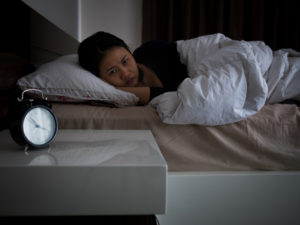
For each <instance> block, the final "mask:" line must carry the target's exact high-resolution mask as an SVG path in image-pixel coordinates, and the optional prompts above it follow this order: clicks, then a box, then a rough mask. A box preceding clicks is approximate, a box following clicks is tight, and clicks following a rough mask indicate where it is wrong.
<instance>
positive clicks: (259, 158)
mask: <svg viewBox="0 0 300 225" xmlns="http://www.w3.org/2000/svg"><path fill="white" fill-rule="evenodd" d="M26 38H27V37H26ZM27 44H28V43H27ZM27 44H26V45H27ZM27 47H28V46H27ZM1 57H2V58H1V62H2V64H1V82H0V83H1V92H0V93H1V98H0V100H1V114H0V116H1V118H0V119H1V127H0V128H1V130H2V129H7V128H8V118H9V109H10V108H11V107H12V100H13V99H15V98H16V96H17V95H16V88H15V83H16V82H17V80H18V79H19V78H20V77H21V76H23V75H24V74H25V73H26V74H28V73H29V72H32V70H33V67H32V66H31V65H30V63H28V61H29V60H28V58H27V60H25V61H24V59H23V58H22V57H21V58H20V55H19V54H15V53H14V54H11V53H9V54H7V53H5V54H2V55H1ZM4 59H5V60H4ZM54 83H55V84H57V83H58V82H57V81H56V82H54ZM104 88H108V87H104ZM107 90H108V91H109V90H111V89H109V88H108V89H107ZM72 94H74V93H72ZM77 94H80V93H77ZM121 95H122V97H123V99H122V100H124V99H125V100H126V101H130V102H133V101H135V100H136V99H134V97H132V96H124V93H122V94H120V93H117V94H116V99H119V97H120V96H121ZM52 97H53V96H52ZM85 97H86V99H84V100H83V101H82V102H78V101H74V99H72V98H70V96H68V95H67V94H66V92H64V95H60V97H59V98H58V97H56V98H52V99H51V98H49V100H51V101H53V103H52V109H53V111H54V113H55V115H56V116H57V118H58V122H59V129H124V130H127V129H135V130H136V129H141V130H142V129H143V130H145V129H147V130H151V132H152V134H153V135H154V137H155V139H156V141H157V143H158V146H159V147H160V150H161V152H162V154H163V156H164V157H165V159H166V161H167V163H168V168H169V172H168V196H167V198H168V200H167V201H168V202H167V213H166V214H165V215H157V217H158V219H159V221H160V224H161V225H167V224H172V225H177V224H178V225H179V224H180V225H182V224H197V225H198V224H209V225H212V224H231V225H234V224H237V225H239V224H272V225H274V224H280V225H281V224H289V225H293V224H295V225H296V224H300V215H299V209H300V192H299V190H300V107H299V106H297V105H296V104H267V105H265V106H264V107H262V109H260V110H259V112H258V113H256V114H255V115H253V116H251V117H249V118H247V119H245V120H242V121H239V122H236V123H232V124H227V125H219V126H201V125H194V124H189V125H174V124H166V123H163V122H162V120H161V118H160V117H159V115H158V113H157V111H156V110H155V108H153V107H150V106H124V105H123V106H122V105H120V104H114V105H113V106H114V107H111V106H112V105H110V104H107V102H105V101H104V102H101V104H99V103H97V102H96V104H97V105H95V102H93V101H90V99H89V97H91V95H86V96H85ZM102 97H103V95H102ZM104 97H105V96H104ZM102 103H103V104H102ZM114 103H116V102H114ZM117 103H120V102H117ZM121 103H122V101H121ZM116 105H117V106H118V107H115V106H116Z"/></svg>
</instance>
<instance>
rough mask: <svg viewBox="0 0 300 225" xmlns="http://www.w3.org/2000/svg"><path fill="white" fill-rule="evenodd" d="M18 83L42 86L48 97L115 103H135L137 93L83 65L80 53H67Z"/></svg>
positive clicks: (51, 98)
mask: <svg viewBox="0 0 300 225" xmlns="http://www.w3.org/2000/svg"><path fill="white" fill-rule="evenodd" d="M17 85H18V86H19V88H20V89H21V90H26V89H32V88H33V89H39V90H41V91H43V94H44V96H46V97H47V99H48V100H49V101H58V102H86V101H103V102H108V103H112V104H114V105H116V106H130V105H136V104H137V102H138V100H139V99H138V97H136V96H135V95H134V94H132V93H129V92H125V91H121V90H118V89H116V88H115V87H114V86H112V85H110V84H108V83H106V82H104V81H102V80H101V79H100V78H98V77H96V76H95V75H94V74H92V73H90V72H89V71H87V70H85V69H83V68H82V67H81V66H80V65H79V63H78V55H77V54H72V55H65V56H61V57H59V58H57V59H56V60H54V61H51V62H49V63H46V64H43V65H42V66H40V67H39V68H38V69H37V70H36V71H35V72H33V73H31V74H29V75H27V76H25V77H22V78H21V79H19V80H18V82H17Z"/></svg>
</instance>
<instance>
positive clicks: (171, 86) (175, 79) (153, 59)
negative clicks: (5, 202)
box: [133, 41, 187, 100]
mask: <svg viewBox="0 0 300 225" xmlns="http://www.w3.org/2000/svg"><path fill="white" fill-rule="evenodd" d="M133 56H134V58H135V60H136V62H137V63H140V64H143V65H145V66H147V67H148V68H149V69H151V70H152V71H153V72H154V73H155V74H156V75H157V77H158V79H159V80H160V81H161V82H162V84H163V88H161V87H150V100H151V99H152V98H154V97H156V96H158V95H160V94H163V93H164V92H167V91H176V90H177V87H178V85H179V84H180V83H181V82H182V81H183V80H184V79H185V78H186V77H187V68H186V66H185V65H184V64H182V63H181V62H180V57H179V54H178V52H177V49H176V43H173V42H168V41H149V42H146V43H144V44H142V45H141V46H140V47H139V48H137V49H136V50H135V51H134V52H133Z"/></svg>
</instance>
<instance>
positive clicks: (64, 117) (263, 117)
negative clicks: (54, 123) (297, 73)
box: [52, 103, 300, 171]
mask: <svg viewBox="0 0 300 225" xmlns="http://www.w3.org/2000/svg"><path fill="white" fill-rule="evenodd" d="M52 108H53V111H54V113H55V115H56V116H57V119H58V123H59V129H121V130H122V129H123V130H127V129H137V130H138V129H141V130H145V129H147V130H151V131H152V134H153V135H154V137H155V139H156V141H157V144H158V146H159V147H160V150H161V152H162V154H163V156H164V158H165V159H166V161H167V163H168V168H169V171H249V170H270V171H282V170H300V107H297V106H296V105H292V104H291V105H288V104H274V105H265V106H264V107H263V108H262V109H261V110H260V111H259V112H258V113H257V114H255V115H254V116H252V117H250V118H248V119H245V120H243V121H240V122H237V123H233V124H229V125H221V126H200V125H171V124H165V123H163V122H162V121H161V119H160V118H159V116H158V114H157V112H156V110H155V109H154V108H152V107H147V106H133V107H125V108H109V107H103V106H92V105H86V104H60V103H55V104H53V106H52Z"/></svg>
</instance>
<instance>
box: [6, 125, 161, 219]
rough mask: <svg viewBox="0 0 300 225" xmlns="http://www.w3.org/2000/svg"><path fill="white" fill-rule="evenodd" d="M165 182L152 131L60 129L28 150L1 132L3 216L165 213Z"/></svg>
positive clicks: (158, 151)
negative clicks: (46, 143)
mask: <svg viewBox="0 0 300 225" xmlns="http://www.w3.org/2000/svg"><path fill="white" fill-rule="evenodd" d="M166 178H167V164H166V162H165V160H164V158H163V156H162V154H161V153H160V150H159V148H158V146H157V144H156V141H155V139H154V137H153V135H152V134H151V132H150V131H145V130H59V131H58V134H57V136H56V139H55V141H54V142H53V143H52V144H51V146H50V147H49V148H47V149H43V150H29V151H27V152H25V151H24V149H23V148H21V147H20V146H18V145H17V144H15V143H14V142H13V140H12V138H11V137H10V135H9V132H8V130H5V131H1V132H0V179H1V184H0V215H2V216H3V215H7V216H10V215H150V214H164V213H165V210H166V182H167V181H166Z"/></svg>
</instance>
